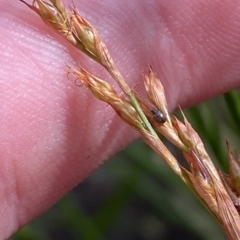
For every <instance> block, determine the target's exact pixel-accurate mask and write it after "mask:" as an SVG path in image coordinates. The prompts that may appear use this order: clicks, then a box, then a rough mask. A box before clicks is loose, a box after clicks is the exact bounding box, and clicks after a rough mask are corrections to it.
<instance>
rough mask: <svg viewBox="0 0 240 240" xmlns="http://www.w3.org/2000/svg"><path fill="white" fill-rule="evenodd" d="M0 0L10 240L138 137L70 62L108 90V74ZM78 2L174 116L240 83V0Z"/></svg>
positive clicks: (2, 182)
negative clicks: (156, 80)
mask: <svg viewBox="0 0 240 240" xmlns="http://www.w3.org/2000/svg"><path fill="white" fill-rule="evenodd" d="M69 2H70V1H69ZM0 3H1V4H0V32H1V38H0V43H1V44H0V82H1V90H0V101H1V108H0V115H1V116H2V117H1V118H0V136H1V139H0V156H1V159H0V164H1V167H0V214H1V218H0V239H6V238H7V237H9V236H11V235H12V234H13V233H14V232H16V231H17V229H19V228H20V227H22V226H24V225H25V224H27V223H28V222H29V221H31V220H32V219H33V218H35V217H37V216H38V215H40V214H41V213H42V212H44V211H46V210H47V209H48V208H49V207H51V206H52V205H53V204H54V203H55V202H56V201H57V200H59V199H60V198H61V197H62V196H63V195H64V194H66V193H67V192H68V191H70V190H71V189H72V188H73V187H74V186H76V185H77V184H79V183H80V182H81V181H83V179H84V178H86V177H87V176H88V175H89V174H90V173H91V172H93V171H94V170H95V169H97V168H98V167H99V165H101V164H102V163H103V162H104V161H105V160H107V159H109V158H110V157H111V156H113V155H114V154H116V153H117V152H118V151H120V150H121V149H123V148H124V147H125V146H126V145H127V144H129V143H130V142H131V141H133V140H134V139H136V137H137V136H138V135H137V133H136V132H135V131H133V130H132V129H130V128H129V127H128V126H126V124H124V123H123V122H122V121H121V120H120V119H119V117H118V116H116V115H115V114H114V112H113V111H112V109H111V108H110V107H109V106H108V105H107V104H106V103H101V102H99V101H98V100H96V99H95V98H94V97H93V96H92V95H91V94H90V93H89V92H88V90H87V89H85V88H84V87H81V88H79V87H77V86H76V84H75V83H74V78H73V77H71V76H70V77H69V79H67V77H66V72H67V68H66V63H68V64H69V65H71V66H75V67H77V66H78V64H80V65H81V66H83V67H85V68H86V69H87V70H89V71H90V72H92V73H94V74H95V75H97V76H98V77H101V78H103V79H105V80H107V81H109V82H110V83H113V81H112V79H111V78H110V77H109V75H108V74H107V73H106V71H105V70H103V69H102V68H101V67H100V66H98V65H97V64H96V63H94V62H93V61H91V60H89V59H88V58H87V57H85V56H84V55H83V54H81V53H78V52H76V50H75V49H74V48H73V47H72V46H71V45H70V44H69V43H67V42H66V41H65V40H64V39H63V38H61V37H60V36H59V35H57V34H56V33H54V31H52V30H51V29H50V28H49V27H47V26H45V24H44V23H43V22H42V20H41V19H40V18H39V17H38V16H37V15H36V14H35V13H34V12H32V11H31V10H30V9H28V8H27V7H26V6H25V5H24V4H22V3H20V2H19V1H12V0H8V1H6V0H0ZM29 3H30V2H29ZM75 5H76V7H77V8H78V9H79V11H80V12H81V13H82V14H83V16H85V17H87V19H88V20H89V21H90V22H91V23H92V24H93V25H94V26H95V27H96V28H97V30H98V31H99V33H100V35H101V36H102V38H103V40H104V42H105V43H106V45H107V46H108V48H109V51H110V53H111V54H112V56H113V58H114V60H115V61H116V63H117V65H118V66H119V69H120V70H121V72H122V74H123V75H124V77H125V78H126V79H127V81H128V82H129V83H130V85H131V86H132V87H134V86H135V87H134V89H135V90H137V91H138V92H139V93H140V94H144V90H143V86H142V72H143V71H145V70H146V67H145V66H146V65H147V64H150V65H151V66H152V67H153V69H154V70H155V71H156V72H157V74H158V76H159V77H160V78H161V80H162V82H163V84H164V87H165V89H166V94H167V99H168V104H169V109H170V110H174V109H175V108H176V107H177V106H178V105H180V106H181V107H187V106H191V105H194V104H197V103H199V102H201V101H203V100H206V99H209V98H211V97H214V96H216V95H219V94H221V93H224V92H226V91H228V90H231V89H234V88H237V87H239V85H240V67H239V66H240V1H234V0H229V1H227V0H219V1H217V0H211V1H210V0H205V1H204V0H183V1H177V0H173V1H170V2H169V1H167V0H159V1H153V0H149V1H134V0H133V1H122V0H121V1H120V0H114V1H113V0H105V1H101V0H92V1H90V0H81V1H77V0H76V1H75ZM114 86H116V85H114ZM143 96H145V95H143Z"/></svg>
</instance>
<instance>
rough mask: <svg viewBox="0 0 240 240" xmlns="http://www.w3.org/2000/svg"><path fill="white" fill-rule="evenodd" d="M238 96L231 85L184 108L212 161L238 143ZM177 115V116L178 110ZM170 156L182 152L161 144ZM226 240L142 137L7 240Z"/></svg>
mask: <svg viewBox="0 0 240 240" xmlns="http://www.w3.org/2000/svg"><path fill="white" fill-rule="evenodd" d="M239 103H240V96H239V91H233V92H230V93H227V94H225V95H224V96H222V97H219V98H217V99H214V100H211V101H209V102H206V103H204V104H201V105H199V106H197V107H193V108H191V109H188V110H186V111H184V113H185V114H186V116H187V118H188V120H189V121H190V123H191V124H192V125H193V127H194V128H195V129H196V131H197V132H198V133H199V135H200V137H201V138H202V140H203V142H204V143H205V145H206V148H207V150H208V151H209V153H210V155H211V156H212V159H213V160H214V161H215V163H216V165H218V166H219V167H221V168H222V169H224V171H226V172H227V171H228V164H227V159H228V157H227V148H226V144H225V141H226V139H228V140H229V141H230V142H231V144H232V146H233V148H237V147H238V145H239V144H238V143H239V135H240V128H239V123H240V104H239ZM177 115H178V116H179V117H180V118H181V116H180V114H179V113H177ZM166 144H167V146H169V148H170V149H171V150H172V151H173V153H174V155H175V156H176V157H177V158H178V159H180V160H179V161H181V162H183V164H184V160H183V159H182V156H181V154H180V153H179V152H178V151H177V150H176V149H174V148H173V146H172V145H170V144H169V143H167V142H166ZM28 239H29V240H30V239H36V240H55V239H56V240H59V239H73V240H74V239H76V240H77V239H83V240H93V239H94V240H102V239H111V240H112V239H113V240H118V239H119V240H120V239H125V240H133V239H134V240H135V239H136V240H138V239H139V240H141V239H142V240H155V239H156V240H157V239H163V240H170V239H196V240H212V239H218V240H223V239H226V237H225V235H224V233H223V231H222V230H221V228H220V226H219V225H218V224H217V222H216V221H215V219H214V218H213V216H211V214H210V213H209V212H208V211H207V210H206V209H205V207H204V206H203V205H202V203H201V202H200V201H199V200H198V199H197V198H196V197H195V196H194V194H193V193H192V192H190V190H189V189H188V188H187V187H186V186H185V185H184V184H183V183H182V182H181V181H180V179H179V178H178V177H177V176H175V175H174V174H173V173H172V171H171V170H170V169H169V168H168V166H166V164H165V163H164V162H163V161H161V159H159V157H158V156H157V155H156V154H155V153H154V152H153V151H152V150H151V149H150V148H149V147H148V146H147V145H146V144H145V143H143V142H142V141H141V140H138V141H137V142H135V143H134V144H132V145H131V146H129V147H128V148H127V149H125V150H124V151H122V152H121V153H120V154H118V155H117V156H115V157H114V158H112V159H111V160H110V161H108V162H107V163H105V164H104V165H103V166H102V167H101V168H100V169H98V170H97V171H96V172H95V173H93V174H92V175H91V176H90V177H89V178H88V179H87V180H85V181H84V182H83V183H81V184H80V185H79V186H78V187H77V188H75V189H74V190H73V191H72V192H71V193H69V194H68V195H67V196H66V197H64V198H63V199H62V200H61V201H60V202H59V203H58V204H56V205H55V206H54V207H52V209H50V210H49V211H48V212H47V213H45V214H43V215H42V216H41V217H39V218H38V219H36V220H35V221H33V222H32V223H31V224H29V225H28V226H26V227H24V228H23V229H21V230H20V231H19V232H18V233H17V234H15V235H14V236H13V237H12V240H28Z"/></svg>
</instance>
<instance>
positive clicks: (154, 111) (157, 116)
mask: <svg viewBox="0 0 240 240" xmlns="http://www.w3.org/2000/svg"><path fill="white" fill-rule="evenodd" d="M151 113H152V115H153V117H154V119H155V120H156V121H158V122H160V123H165V122H166V121H167V119H166V116H165V115H164V114H163V113H161V112H160V111H159V110H157V109H155V108H153V109H152V110H151Z"/></svg>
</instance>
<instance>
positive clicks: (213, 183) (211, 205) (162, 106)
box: [20, 0, 240, 240]
mask: <svg viewBox="0 0 240 240" xmlns="http://www.w3.org/2000/svg"><path fill="white" fill-rule="evenodd" d="M20 1H21V2H23V3H25V4H26V5H27V6H28V7H29V8H30V9H32V10H33V11H34V12H36V13H37V14H38V15H39V16H40V17H41V18H42V20H43V21H44V22H45V23H46V24H47V25H48V26H50V27H51V28H52V29H54V30H55V31H56V32H57V33H59V34H60V35H61V36H63V37H64V38H65V39H66V40H67V41H69V42H70V43H71V44H72V45H73V46H75V47H76V49H77V50H80V51H81V52H83V53H85V54H86V55H87V56H89V57H90V58H92V59H93V60H95V61H96V62H97V63H99V64H100V65H102V66H103V67H104V68H105V69H106V70H107V71H108V72H109V73H110V75H111V76H112V78H113V79H114V80H115V81H116V82H117V84H118V85H119V87H120V89H121V90H122V92H121V93H118V92H117V91H116V90H115V89H114V88H113V86H111V85H110V84H109V83H108V82H106V81H104V80H102V79H100V78H98V77H97V76H94V75H92V74H91V73H90V72H88V71H87V70H86V69H83V68H79V69H75V68H73V67H71V66H68V74H73V75H74V76H75V77H76V78H77V80H78V81H80V82H81V84H82V85H84V86H86V87H87V88H88V89H89V90H90V91H91V92H92V94H93V95H94V96H95V97H96V98H97V99H99V100H101V101H104V102H106V103H108V104H109V105H111V107H112V108H113V109H114V110H115V112H116V113H117V114H118V115H119V117H120V118H121V119H122V120H123V121H125V122H126V124H129V125H130V126H131V127H132V128H134V129H135V130H136V131H138V132H139V133H140V135H141V137H142V138H143V139H144V141H145V142H146V143H147V144H148V145H149V146H150V147H151V148H152V149H153V150H154V151H155V152H156V153H157V154H158V155H159V156H160V157H161V158H162V159H163V160H164V161H165V163H166V164H167V165H168V166H169V167H170V168H171V169H172V170H173V171H174V172H175V174H177V175H178V176H179V178H180V179H181V180H182V181H184V183H185V184H186V185H187V186H188V187H189V188H190V189H191V190H192V191H193V192H194V193H195V194H196V195H197V196H198V197H199V198H200V199H201V200H202V202H203V203H204V204H205V206H206V207H207V208H208V209H209V211H210V212H211V213H212V214H213V215H214V216H215V218H216V220H217V221H218V222H219V223H220V225H221V226H222V228H223V229H224V231H225V233H226V235H227V236H228V238H229V239H232V240H236V239H240V216H239V212H240V201H239V195H240V158H239V157H238V156H236V155H235V154H234V153H233V150H232V149H231V146H230V144H229V143H228V144H227V145H228V152H229V166H230V174H229V175H226V174H224V173H223V172H222V171H221V170H218V169H216V167H215V166H214V164H213V162H212V160H211V158H210V157H209V155H208V153H207V152H206V150H205V147H204V144H203V142H202V140H201V138H200V137H199V135H198V134H197V133H196V131H195V130H194V129H193V128H192V126H191V124H190V123H189V122H188V120H187V119H186V118H185V116H184V115H183V119H184V122H181V121H180V120H178V119H177V118H176V117H175V116H174V115H171V114H170V113H169V112H168V106H167V102H166V98H165V92H164V88H163V85H162V83H161V81H160V79H158V77H157V76H156V74H155V73H154V70H153V69H152V68H151V67H150V66H149V70H148V73H146V74H144V75H143V78H144V85H145V89H146V92H147V95H148V99H149V101H150V103H151V104H149V103H148V102H146V101H144V100H142V98H141V97H140V96H139V95H138V94H137V93H136V92H135V91H134V90H133V89H131V88H130V87H129V85H128V84H127V82H126V81H125V79H124V77H123V76H122V74H121V73H120V71H119V69H118V67H117V66H116V64H115V63H114V61H113V59H112V57H111V55H110V53H109V51H108V49H107V47H106V45H105V44H104V42H103V41H102V39H101V37H100V35H99V33H98V32H97V30H96V29H95V28H94V27H93V26H92V25H91V24H90V23H89V22H88V21H87V20H86V19H85V18H84V17H82V16H81V15H80V14H79V12H78V11H77V9H76V8H75V7H71V8H70V10H69V11H67V10H66V9H65V7H64V5H63V3H62V1H61V0H49V1H48V2H45V1H42V0H34V1H33V4H28V3H26V2H25V1H23V0H20ZM158 134H161V135H163V136H164V137H165V138H167V139H168V140H169V141H170V142H171V143H172V144H173V145H175V146H176V147H177V148H178V149H179V150H180V151H181V152H182V153H183V155H184V157H185V159H186V161H187V163H188V165H189V169H190V170H187V169H186V168H184V167H183V166H182V165H181V164H180V163H179V162H178V160H177V159H176V158H175V157H174V156H173V155H172V153H171V152H170V151H169V149H168V148H167V147H166V146H165V145H164V144H163V142H162V141H161V140H160V138H159V136H158Z"/></svg>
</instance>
